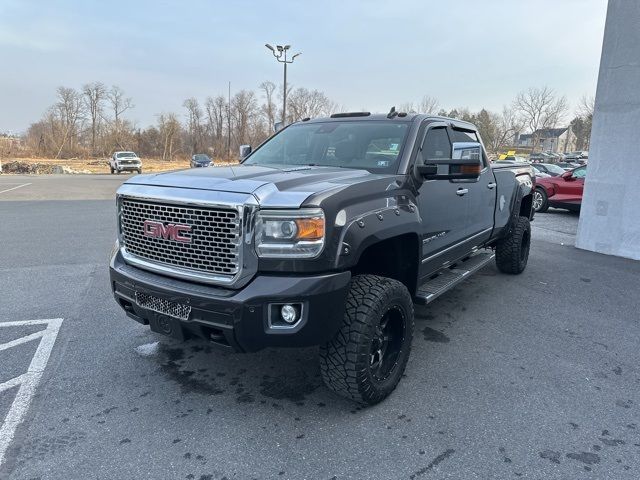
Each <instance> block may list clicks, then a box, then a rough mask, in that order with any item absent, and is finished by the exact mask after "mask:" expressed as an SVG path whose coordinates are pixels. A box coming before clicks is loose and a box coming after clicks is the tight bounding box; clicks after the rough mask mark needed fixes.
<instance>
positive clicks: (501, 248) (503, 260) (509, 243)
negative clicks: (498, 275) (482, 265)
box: [496, 217, 531, 275]
mask: <svg viewBox="0 0 640 480" xmlns="http://www.w3.org/2000/svg"><path fill="white" fill-rule="evenodd" d="M530 247H531V224H530V223H529V219H528V218H527V217H518V220H517V221H516V224H515V225H514V227H513V229H512V230H511V233H510V234H509V236H508V237H506V238H503V239H501V240H500V241H499V242H498V243H497V244H496V265H497V266H498V270H500V271H501V272H502V273H510V274H514V275H516V274H519V273H522V272H523V271H524V269H525V267H526V266H527V261H528V260H529V249H530Z"/></svg>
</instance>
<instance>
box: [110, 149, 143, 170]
mask: <svg viewBox="0 0 640 480" xmlns="http://www.w3.org/2000/svg"><path fill="white" fill-rule="evenodd" d="M109 168H110V169H111V173H112V174H113V173H120V172H138V173H142V160H140V157H138V155H136V154H135V153H133V152H115V153H114V154H113V155H112V156H111V158H110V159H109Z"/></svg>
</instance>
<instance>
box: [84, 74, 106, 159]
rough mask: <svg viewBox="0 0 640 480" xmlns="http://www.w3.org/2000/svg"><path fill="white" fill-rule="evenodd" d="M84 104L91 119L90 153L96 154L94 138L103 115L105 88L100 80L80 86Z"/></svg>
mask: <svg viewBox="0 0 640 480" xmlns="http://www.w3.org/2000/svg"><path fill="white" fill-rule="evenodd" d="M82 94H83V95H84V104H85V107H86V109H87V111H88V112H89V118H90V121H91V154H92V155H95V154H96V138H97V135H98V127H99V123H100V119H101V118H102V116H103V108H104V101H105V97H106V95H107V88H106V87H105V86H104V84H103V83H101V82H94V83H87V84H86V85H84V86H83V87H82Z"/></svg>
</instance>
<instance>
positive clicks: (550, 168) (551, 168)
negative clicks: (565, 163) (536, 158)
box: [531, 163, 566, 177]
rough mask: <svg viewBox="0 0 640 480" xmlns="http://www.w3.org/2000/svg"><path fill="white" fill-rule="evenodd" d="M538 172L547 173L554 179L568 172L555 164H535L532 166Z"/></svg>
mask: <svg viewBox="0 0 640 480" xmlns="http://www.w3.org/2000/svg"><path fill="white" fill-rule="evenodd" d="M531 166H532V167H533V169H534V170H536V171H537V172H542V173H546V174H547V175H550V176H552V177H557V176H558V175H562V174H563V173H564V172H565V171H566V170H565V169H564V168H562V167H561V166H559V165H557V164H555V163H533V164H531Z"/></svg>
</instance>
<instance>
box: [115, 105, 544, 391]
mask: <svg viewBox="0 0 640 480" xmlns="http://www.w3.org/2000/svg"><path fill="white" fill-rule="evenodd" d="M242 151H243V152H244V154H245V155H246V157H245V158H243V159H242V160H241V164H240V165H234V166H224V167H223V166H219V167H211V168H199V169H187V170H182V171H175V172H167V173H161V174H153V175H141V176H136V177H133V178H131V179H129V180H127V181H126V182H125V183H124V184H123V185H122V186H121V187H120V189H119V190H118V192H117V209H118V225H119V227H118V239H117V241H116V243H115V247H114V250H113V254H112V257H111V263H110V278H111V288H112V291H113V294H114V296H115V299H116V301H117V302H118V304H119V305H120V306H121V307H122V308H123V310H124V312H125V313H126V314H127V315H128V316H129V317H130V318H132V319H133V320H135V321H137V322H139V323H141V324H143V325H149V326H150V328H151V330H153V331H154V332H158V333H161V334H164V335H169V336H172V337H174V338H177V339H181V340H184V339H187V338H189V337H200V338H204V339H206V340H208V341H210V342H211V343H213V344H215V345H217V346H219V347H221V348H225V349H228V350H233V351H237V352H252V351H256V350H260V349H262V348H265V347H305V346H312V345H319V346H320V367H321V372H322V378H323V380H324V382H325V384H326V385H327V386H328V387H329V388H331V389H332V390H334V391H335V392H337V393H338V394H340V395H343V396H345V397H348V398H351V399H353V400H355V401H357V402H360V403H362V404H373V403H376V402H379V401H381V400H382V399H384V398H385V397H386V396H387V395H389V394H390V393H391V392H392V391H393V390H394V388H395V387H396V385H397V383H398V381H399V380H400V378H401V377H402V374H403V371H404V369H405V365H406V363H407V360H408V358H409V352H410V349H411V340H412V337H413V330H414V304H428V303H430V302H432V301H434V300H435V299H436V298H438V296H439V295H441V294H442V293H444V292H446V291H448V290H449V289H450V288H452V287H454V286H455V285H457V284H458V283H459V282H460V281H462V280H463V279H465V278H467V277H468V276H469V274H471V273H473V272H475V271H477V270H478V269H480V268H482V267H483V266H485V265H487V264H488V263H489V262H491V261H494V259H495V262H496V264H497V267H498V269H499V270H500V271H502V272H505V273H508V274H519V273H521V272H522V271H523V270H524V269H525V267H526V265H527V261H528V256H529V247H530V238H531V227H530V220H532V219H533V210H532V193H533V189H534V186H535V177H534V174H533V170H532V169H531V167H530V166H528V165H510V164H505V165H500V164H499V163H496V164H494V165H491V164H490V162H489V160H488V158H487V154H486V152H485V150H484V147H483V145H482V142H481V139H480V137H479V135H478V131H477V129H476V127H475V126H474V125H472V124H470V123H466V122H462V121H459V120H455V119H451V118H443V117H436V116H431V115H420V114H406V113H398V112H396V111H395V109H392V111H391V112H390V113H389V114H388V115H384V114H382V115H372V114H370V113H368V112H355V113H341V114H334V115H332V116H331V117H329V118H319V119H312V120H310V119H305V120H303V121H301V122H297V123H294V124H292V125H289V126H287V127H286V128H284V129H282V130H280V131H278V132H277V133H276V134H274V135H273V136H272V137H271V138H269V139H268V140H266V141H265V142H264V143H263V144H262V145H260V146H259V147H258V148H257V149H256V150H255V151H253V152H251V148H250V147H248V146H243V147H242Z"/></svg>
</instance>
